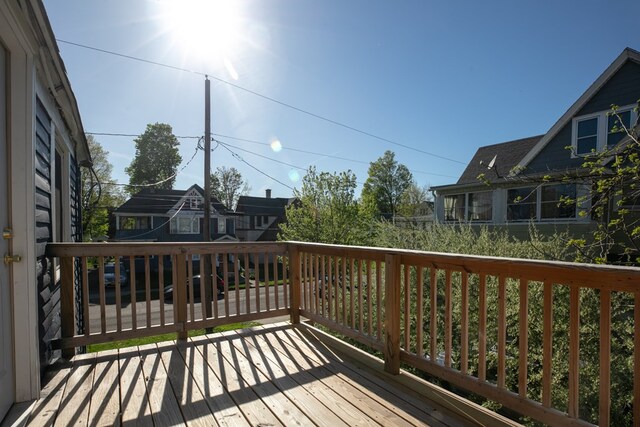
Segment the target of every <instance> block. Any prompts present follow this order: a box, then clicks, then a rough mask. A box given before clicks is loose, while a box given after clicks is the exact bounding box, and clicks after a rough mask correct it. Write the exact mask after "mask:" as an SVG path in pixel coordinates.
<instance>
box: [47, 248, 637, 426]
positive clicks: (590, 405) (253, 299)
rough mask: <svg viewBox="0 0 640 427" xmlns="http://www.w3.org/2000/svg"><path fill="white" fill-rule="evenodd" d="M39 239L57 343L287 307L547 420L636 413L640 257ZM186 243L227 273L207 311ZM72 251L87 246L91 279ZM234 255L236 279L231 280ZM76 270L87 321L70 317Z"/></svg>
mask: <svg viewBox="0 0 640 427" xmlns="http://www.w3.org/2000/svg"><path fill="white" fill-rule="evenodd" d="M48 251H49V255H51V256H54V257H59V258H60V264H61V267H62V282H63V283H62V291H63V292H62V297H61V298H62V299H61V310H62V322H63V338H62V339H61V340H60V344H61V347H62V348H65V349H71V350H72V348H73V347H76V346H81V345H86V344H90V343H96V342H104V341H110V340H116V339H123V338H129V337H136V336H143V335H155V334H159V333H163V332H177V333H178V336H179V337H180V338H186V332H187V331H188V330H190V329H197V328H207V327H212V326H216V325H219V324H222V323H231V322H237V321H245V320H255V319H260V318H266V317H271V316H278V315H285V314H288V315H290V316H291V320H292V322H294V323H297V322H298V321H299V319H300V316H303V317H305V318H308V319H310V320H311V321H312V322H315V323H317V324H320V325H323V326H325V327H327V328H329V329H331V330H333V331H335V332H337V333H339V334H341V335H343V336H345V337H348V338H351V339H354V340H356V341H358V342H360V343H361V344H362V345H364V346H366V347H368V348H370V349H372V350H374V351H380V352H381V353H382V354H383V357H384V360H385V369H386V370H387V371H389V372H391V373H397V372H399V369H400V367H401V365H402V364H404V366H405V367H408V368H412V369H415V370H416V371H420V372H423V373H425V374H426V375H428V376H431V377H433V378H437V379H440V380H443V381H445V382H446V383H448V384H449V386H450V387H453V388H457V389H465V390H467V391H470V392H472V393H475V394H477V395H480V396H484V397H485V398H488V399H490V400H493V401H495V402H497V403H498V404H499V405H502V406H504V407H505V408H508V409H509V410H510V411H513V412H516V413H520V414H523V415H525V416H527V417H531V418H534V419H536V420H539V421H542V422H544V423H547V424H551V425H565V424H567V423H571V424H575V425H587V424H589V423H593V424H595V423H599V424H600V425H610V424H620V423H623V422H624V423H626V422H630V420H633V423H634V424H635V425H638V424H640V369H635V367H636V366H640V269H638V268H623V267H606V266H594V265H584V264H574V263H559V262H545V261H530V260H519V259H504V258H489V257H476V256H461V255H448V254H439V253H427V252H417V251H403V250H393V249H379V248H362V247H347V246H336V245H321V244H310V243H297V242H288V243H268V244H255V243H250V244H249V243H247V244H235V243H232V244H228V243H224V244H218V243H211V244H205V243H193V244H191V243H190V244H187V243H184V244H183V243H180V244H158V243H144V244H140V243H136V244H52V245H49V248H48ZM194 256H199V258H200V260H202V259H203V257H211V259H212V262H213V263H214V265H215V260H218V263H219V264H220V265H221V267H220V268H219V271H221V275H222V276H225V277H223V278H222V279H223V281H224V283H225V284H224V292H223V294H224V298H222V299H220V300H217V301H213V304H211V305H212V311H211V312H210V313H207V308H206V307H207V301H206V297H205V298H204V300H205V301H200V302H197V301H196V300H195V296H194V295H193V289H192V288H190V287H188V286H187V282H188V278H190V277H192V276H193V269H194V263H195V264H197V262H196V261H193V257H194ZM134 257H141V258H140V261H137V262H136V261H135V258H134ZM152 257H155V258H152ZM123 258H124V259H129V262H128V264H127V263H125V269H128V284H127V286H126V287H123V284H122V283H119V282H118V279H117V278H118V273H116V275H115V276H116V283H115V286H114V288H113V289H109V290H107V289H105V286H104V280H103V279H104V274H103V271H104V267H103V264H104V262H105V260H107V259H115V260H121V259H123ZM225 259H233V262H232V263H228V262H226V261H225ZM76 260H78V261H77V262H79V263H80V265H82V266H86V265H87V263H88V262H89V261H93V260H97V261H96V262H97V264H98V268H97V272H98V273H97V284H95V283H93V284H92V281H91V280H90V274H89V273H87V269H86V268H81V269H78V268H74V265H75V264H74V263H76ZM153 260H155V261H153ZM169 260H170V261H169ZM154 262H155V264H154ZM198 262H199V261H198ZM156 264H157V269H158V272H157V273H155V274H154V271H155V268H156V267H155V265H156ZM118 265H119V263H118V262H116V266H118ZM240 267H242V268H244V270H245V282H246V283H245V285H244V286H241V285H239V284H236V285H230V283H231V280H230V276H231V275H232V273H233V275H234V276H235V277H236V278H238V277H239V275H241V272H240ZM141 268H142V270H144V273H143V274H139V273H140V271H139V270H140V269H141ZM250 268H252V269H253V276H251V277H253V278H251V279H250V278H249V277H250V272H249V269H250ZM162 269H164V270H165V271H164V273H161V271H162ZM167 269H170V271H171V273H170V274H168V273H167ZM231 270H235V271H231ZM94 274H96V273H94ZM76 276H79V277H76ZM167 277H170V278H171V280H172V283H173V284H177V291H176V295H175V296H174V298H173V301H172V303H171V304H169V303H168V302H167V301H164V299H163V298H164V297H163V295H164V294H163V292H160V293H159V294H154V289H158V290H162V289H163V286H165V285H166V284H167V283H166V280H167V279H166V278H167ZM75 279H78V280H79V283H80V284H81V288H82V289H83V292H82V293H83V300H82V304H81V305H82V310H83V314H84V319H85V320H84V323H85V330H84V333H83V334H76V333H75V331H74V314H73V313H74V311H73V307H74V304H73V303H74V296H73V292H72V290H73V288H74V287H73V283H74V280H75ZM236 283H237V282H236ZM91 286H93V289H90V288H91ZM125 288H128V289H127V291H128V292H129V293H128V295H129V297H126V298H125V294H126V291H125V290H123V289H125ZM241 288H242V289H241ZM140 289H141V290H142V292H140V291H139V290H140ZM109 298H112V299H113V301H111V300H109ZM111 302H114V304H110V303H111ZM68 351H69V350H67V352H68Z"/></svg>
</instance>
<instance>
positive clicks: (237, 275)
mask: <svg viewBox="0 0 640 427" xmlns="http://www.w3.org/2000/svg"><path fill="white" fill-rule="evenodd" d="M245 274H246V273H245ZM233 277H234V279H233V280H234V282H235V283H234V288H235V293H236V316H238V315H239V314H240V259H239V258H238V253H237V252H236V253H234V254H233ZM245 285H246V279H245ZM216 294H217V293H216ZM224 297H225V298H226V297H227V296H226V295H225V296H224ZM215 299H216V302H217V301H218V297H217V296H216V297H215Z"/></svg>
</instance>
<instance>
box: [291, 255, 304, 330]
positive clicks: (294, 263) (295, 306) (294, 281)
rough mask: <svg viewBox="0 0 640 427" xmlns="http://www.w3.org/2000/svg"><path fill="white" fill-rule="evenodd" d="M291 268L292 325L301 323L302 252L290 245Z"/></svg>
mask: <svg viewBox="0 0 640 427" xmlns="http://www.w3.org/2000/svg"><path fill="white" fill-rule="evenodd" d="M289 268H290V269H291V274H290V275H289V280H291V282H290V283H291V286H290V290H289V292H291V305H290V307H291V323H292V324H296V323H300V287H301V283H300V251H299V249H298V246H297V245H289Z"/></svg>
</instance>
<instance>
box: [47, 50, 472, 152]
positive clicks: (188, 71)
mask: <svg viewBox="0 0 640 427" xmlns="http://www.w3.org/2000/svg"><path fill="white" fill-rule="evenodd" d="M56 41H57V42H59V43H65V44H69V45H72V46H76V47H80V48H83V49H89V50H93V51H96V52H101V53H105V54H108V55H114V56H118V57H121V58H125V59H130V60H133V61H138V62H143V63H146V64H151V65H156V66H159V67H164V68H169V69H172V70H176V71H183V72H187V73H192V74H197V75H201V76H205V77H206V76H208V77H209V78H211V79H212V80H216V81H218V82H220V83H224V84H226V85H228V86H231V87H234V88H236V89H239V90H242V91H244V92H247V93H250V94H251V95H254V96H257V97H259V98H262V99H266V100H267V101H271V102H273V103H275V104H278V105H280V106H283V107H286V108H289V109H291V110H294V111H297V112H299V113H302V114H306V115H308V116H310V117H314V118H316V119H318V120H322V121H325V122H327V123H331V124H333V125H336V126H340V127H342V128H345V129H349V130H351V131H353V132H356V133H359V134H361V135H365V136H368V137H370V138H374V139H377V140H379V141H383V142H386V143H389V144H393V145H396V146H398V147H403V148H406V149H408V150H412V151H416V152H418V153H422V154H426V155H428V156H432V157H435V158H438V159H442V160H447V161H450V162H454V163H459V164H463V165H464V164H466V163H464V162H461V161H460V160H456V159H452V158H449V157H446V156H441V155H439V154H434V153H430V152H428V151H425V150H421V149H419V148H415V147H412V146H410V145H406V144H402V143H400V142H397V141H394V140H392V139H388V138H384V137H382V136H378V135H376V134H373V133H371V132H367V131H364V130H362V129H358V128H356V127H354V126H351V125H348V124H345V123H342V122H339V121H337V120H333V119H330V118H328V117H325V116H322V115H320V114H316V113H313V112H311V111H309V110H305V109H303V108H300V107H296V106H295V105H292V104H289V103H287V102H284V101H280V100H278V99H275V98H272V97H270V96H267V95H263V94H261V93H259V92H256V91H254V90H251V89H247V88H245V87H243V86H240V85H238V84H235V83H232V82H230V81H228V80H224V79H221V78H219V77H215V76H213V75H211V74H210V73H203V72H200V71H194V70H189V69H187V68H182V67H176V66H174V65H168V64H163V63H161V62H157V61H151V60H148V59H143V58H139V57H135V56H131V55H125V54H122V53H118V52H113V51H110V50H105V49H100V48H96V47H93V46H87V45H84V44H80V43H74V42H70V41H67V40H62V39H56Z"/></svg>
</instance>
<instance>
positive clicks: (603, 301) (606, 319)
mask: <svg viewBox="0 0 640 427" xmlns="http://www.w3.org/2000/svg"><path fill="white" fill-rule="evenodd" d="M635 369H640V366H636V367H635ZM610 410H611V291H609V290H604V289H602V290H600V417H599V425H600V427H607V426H609V418H610Z"/></svg>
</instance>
